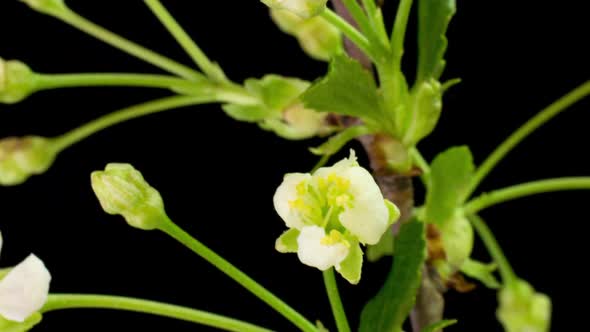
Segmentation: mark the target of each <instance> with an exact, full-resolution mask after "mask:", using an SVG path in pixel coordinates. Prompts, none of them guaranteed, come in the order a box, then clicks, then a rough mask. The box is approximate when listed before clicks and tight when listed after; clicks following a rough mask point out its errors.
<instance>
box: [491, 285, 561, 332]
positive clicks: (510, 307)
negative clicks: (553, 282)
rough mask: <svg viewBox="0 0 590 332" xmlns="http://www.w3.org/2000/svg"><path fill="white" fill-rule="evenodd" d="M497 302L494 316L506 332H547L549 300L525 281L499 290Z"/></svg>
mask: <svg viewBox="0 0 590 332" xmlns="http://www.w3.org/2000/svg"><path fill="white" fill-rule="evenodd" d="M498 301H499V303H500V306H499V307H498V311H497V312H496V314H497V316H498V320H499V321H500V322H501V323H502V325H503V326H504V329H505V330H506V332H547V331H549V327H550V321H551V300H550V299H549V297H548V296H547V295H545V294H542V293H537V292H535V290H534V289H533V287H531V285H529V284H528V283H527V282H526V281H524V280H517V281H516V282H514V283H512V284H509V285H508V286H506V287H505V288H503V289H502V290H500V292H499V293H498Z"/></svg>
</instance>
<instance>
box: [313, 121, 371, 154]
mask: <svg viewBox="0 0 590 332" xmlns="http://www.w3.org/2000/svg"><path fill="white" fill-rule="evenodd" d="M370 133H371V130H370V129H369V128H367V127H365V126H352V127H348V128H346V129H344V130H343V131H341V132H339V133H338V134H336V135H334V136H332V137H330V138H329V139H328V140H327V141H326V142H325V143H324V144H322V145H320V146H318V147H317V148H311V149H309V150H310V151H311V153H313V154H315V155H319V156H323V155H333V154H335V153H337V152H338V151H340V149H342V147H344V146H345V145H346V143H348V142H350V141H352V140H353V139H355V138H357V137H359V136H363V135H367V134H370Z"/></svg>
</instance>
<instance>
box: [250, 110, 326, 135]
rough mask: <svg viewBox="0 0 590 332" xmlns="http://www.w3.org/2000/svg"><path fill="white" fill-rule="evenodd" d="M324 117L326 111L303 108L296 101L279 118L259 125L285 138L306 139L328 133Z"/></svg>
mask: <svg viewBox="0 0 590 332" xmlns="http://www.w3.org/2000/svg"><path fill="white" fill-rule="evenodd" d="M326 117H327V114H326V113H320V112H316V111H315V110H312V109H309V108H305V107H304V106H303V104H302V103H296V104H294V105H292V106H290V107H287V108H286V109H285V110H283V115H282V117H281V118H271V119H267V120H266V121H264V122H262V123H261V124H260V126H261V127H262V128H263V129H266V130H271V131H274V132H275V134H277V135H278V136H281V137H283V138H286V139H292V140H298V139H307V138H311V137H314V136H322V135H326V134H328V133H330V131H331V127H330V126H329V125H328V124H327V121H326Z"/></svg>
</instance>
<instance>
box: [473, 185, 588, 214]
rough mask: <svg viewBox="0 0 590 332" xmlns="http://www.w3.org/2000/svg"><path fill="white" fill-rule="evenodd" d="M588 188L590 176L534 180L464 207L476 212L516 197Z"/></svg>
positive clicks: (485, 195)
mask: <svg viewBox="0 0 590 332" xmlns="http://www.w3.org/2000/svg"><path fill="white" fill-rule="evenodd" d="M588 189H590V177H570V178H557V179H548V180H539V181H532V182H527V183H522V184H518V185H515V186H511V187H507V188H503V189H498V190H494V191H492V192H489V193H485V194H483V195H481V196H479V197H477V198H474V199H472V200H471V201H469V202H468V203H466V204H465V206H464V207H463V208H464V211H465V213H466V214H475V213H477V212H479V211H481V210H483V209H485V208H488V207H490V206H493V205H496V204H499V203H503V202H506V201H510V200H513V199H516V198H521V197H526V196H530V195H535V194H542V193H548V192H554V191H565V190H588Z"/></svg>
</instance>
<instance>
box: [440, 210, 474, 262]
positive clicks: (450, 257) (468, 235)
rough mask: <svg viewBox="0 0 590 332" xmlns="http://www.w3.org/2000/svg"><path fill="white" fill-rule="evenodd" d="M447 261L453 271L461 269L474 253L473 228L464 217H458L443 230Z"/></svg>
mask: <svg viewBox="0 0 590 332" xmlns="http://www.w3.org/2000/svg"><path fill="white" fill-rule="evenodd" d="M440 231H441V237H442V242H443V248H444V249H445V255H446V261H447V262H448V263H449V265H450V266H451V268H452V270H453V271H457V270H458V269H460V268H461V266H462V265H463V263H465V261H466V260H467V259H468V258H469V257H470V256H471V252H472V251H473V239H474V236H473V226H471V224H470V223H469V220H467V218H465V217H464V216H456V217H455V218H453V219H452V220H449V221H448V222H446V223H445V224H444V225H443V226H442V227H441V228H440Z"/></svg>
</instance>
